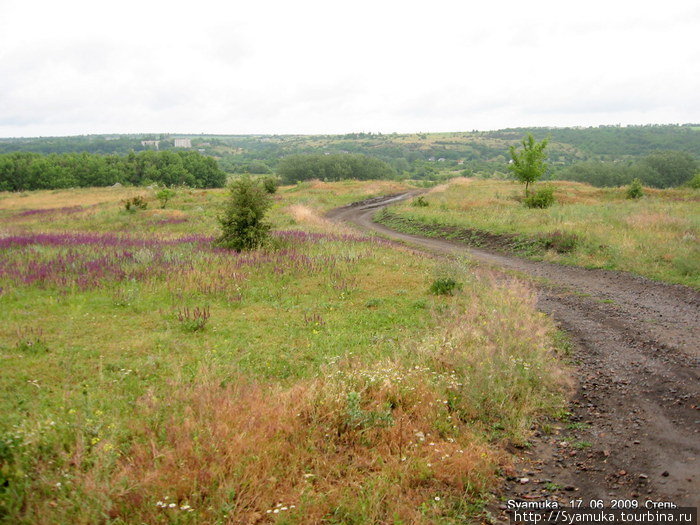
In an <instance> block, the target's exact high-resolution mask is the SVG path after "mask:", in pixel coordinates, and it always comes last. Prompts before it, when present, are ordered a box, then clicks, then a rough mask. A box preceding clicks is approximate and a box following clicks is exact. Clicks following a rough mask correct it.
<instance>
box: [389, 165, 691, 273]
mask: <svg viewBox="0 0 700 525" xmlns="http://www.w3.org/2000/svg"><path fill="white" fill-rule="evenodd" d="M543 184H544V183H541V182H540V183H537V184H536V186H537V187H541V186H542V185H543ZM551 184H552V185H553V187H554V190H555V191H554V196H555V200H556V202H555V204H554V205H553V206H552V207H550V208H546V209H532V208H526V207H525V206H523V204H522V202H521V200H522V195H523V186H522V185H521V184H518V183H517V182H509V181H496V180H479V179H464V178H461V179H453V180H452V181H450V183H449V184H445V185H441V186H438V187H436V188H434V189H433V190H431V192H430V193H429V194H427V195H425V196H423V198H422V202H420V203H417V202H416V199H414V200H413V201H410V202H404V203H401V204H398V205H395V206H392V207H391V208H390V210H389V213H388V214H384V216H383V217H381V218H380V220H382V221H383V222H385V223H387V224H391V225H392V226H393V227H395V228H398V229H403V230H404V231H411V230H414V231H420V232H421V233H424V234H428V235H431V234H432V235H438V236H445V235H448V236H452V237H453V238H456V239H463V240H466V241H468V242H470V243H471V244H475V245H477V246H478V245H480V244H487V245H488V244H489V243H490V242H492V241H493V237H492V236H491V235H490V234H494V235H496V236H501V239H500V241H495V242H496V244H501V245H502V246H504V247H506V248H508V249H510V250H514V251H516V252H520V253H522V254H525V255H528V256H530V257H533V258H536V259H542V260H546V261H552V262H559V263H564V264H573V265H580V266H586V267H592V268H606V269H611V270H622V271H628V272H633V273H636V274H639V275H643V276H646V277H650V278H652V279H657V280H662V281H667V282H672V283H680V284H685V285H688V286H693V287H700V242H699V238H700V192H698V190H696V189H690V188H684V189H682V188H679V189H664V190H655V189H651V188H644V190H643V191H644V196H643V197H642V198H640V199H628V198H626V189H625V188H594V187H592V186H589V185H586V184H581V183H576V182H564V181H556V182H553V183H551ZM421 204H424V205H421ZM484 234H485V235H484Z"/></svg>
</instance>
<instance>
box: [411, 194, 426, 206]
mask: <svg viewBox="0 0 700 525" xmlns="http://www.w3.org/2000/svg"><path fill="white" fill-rule="evenodd" d="M412 205H413V206H416V207H418V208H425V207H426V206H430V203H429V202H428V201H427V200H425V197H423V196H422V195H420V196H419V197H418V198H417V199H415V200H414V201H413V203H412Z"/></svg>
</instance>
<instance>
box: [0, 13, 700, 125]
mask: <svg viewBox="0 0 700 525" xmlns="http://www.w3.org/2000/svg"><path fill="white" fill-rule="evenodd" d="M699 27H700V9H698V8H697V7H696V3H695V1H694V0H671V1H669V2H666V3H665V4H663V5H660V4H658V3H657V2H653V3H652V2H646V1H630V0H622V1H616V2H610V1H602V0H592V1H589V2H585V3H583V2H580V3H570V2H561V1H554V0H546V1H545V0H539V1H535V2H529V3H523V2H512V1H503V0H501V1H492V2H490V3H488V4H486V3H483V5H482V3H476V2H465V1H458V0H454V1H447V0H435V1H433V2H430V3H426V2H420V3H418V2H405V1H403V2H399V1H395V0H384V1H381V2H378V1H376V0H374V1H371V2H370V1H368V0H359V1H356V2H352V3H340V2H328V1H319V0H297V1H296V2H287V1H272V0H270V1H267V2H255V3H253V2H218V1H212V0H204V1H201V2H196V3H190V4H184V3H175V2H164V1H160V0H157V1H152V2H140V1H139V2H136V1H134V0H128V1H125V2H119V3H109V4H104V3H101V2H94V1H91V2H88V1H86V0H68V1H65V2H60V3H59V2H51V3H48V2H39V1H36V0H24V1H15V0H0V136H18V135H24V136H27V135H49V134H83V133H106V132H155V131H163V132H168V131H169V132H194V133H197V132H212V133H253V132H257V133H263V132H266V133H314V132H346V131H360V130H366V131H383V132H392V131H419V130H420V131H433V130H435V131H438V130H471V129H475V128H477V129H486V128H498V127H507V126H515V125H591V124H600V123H611V124H614V123H647V122H660V123H663V122H693V121H695V122H698V121H700V104H699V103H698V97H697V93H698V92H700V77H699V76H698V75H697V72H698V70H699V69H700V67H699V66H700V51H699V50H698V48H697V37H696V33H697V29H698V28H699Z"/></svg>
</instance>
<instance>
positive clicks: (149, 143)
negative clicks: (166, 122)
mask: <svg viewBox="0 0 700 525" xmlns="http://www.w3.org/2000/svg"><path fill="white" fill-rule="evenodd" d="M158 144H160V140H142V141H141V145H142V146H143V147H144V148H156V149H158Z"/></svg>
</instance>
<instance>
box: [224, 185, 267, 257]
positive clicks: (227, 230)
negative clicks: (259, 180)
mask: <svg viewBox="0 0 700 525" xmlns="http://www.w3.org/2000/svg"><path fill="white" fill-rule="evenodd" d="M271 204H272V203H271V200H270V196H269V194H268V193H267V192H265V190H263V189H262V187H261V186H260V185H259V184H256V183H255V181H253V180H252V179H251V178H249V177H242V178H240V179H236V180H234V181H233V182H232V183H231V186H230V197H229V200H228V202H227V204H226V208H225V209H224V214H223V215H222V216H220V217H219V223H220V224H221V229H222V233H221V236H220V237H219V238H218V239H217V240H216V245H217V246H221V247H222V248H228V249H232V250H236V251H243V250H252V249H254V248H258V247H260V246H262V245H263V244H264V243H265V241H266V240H267V237H268V233H269V231H270V225H269V224H267V223H266V222H265V221H264V220H263V219H264V217H265V212H267V210H268V208H269V207H270V205H271Z"/></svg>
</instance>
